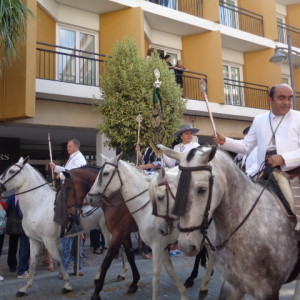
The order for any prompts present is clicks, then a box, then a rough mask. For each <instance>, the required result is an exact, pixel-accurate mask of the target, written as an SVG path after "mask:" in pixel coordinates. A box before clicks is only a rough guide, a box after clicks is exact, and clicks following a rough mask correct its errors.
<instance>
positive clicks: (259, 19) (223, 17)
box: [219, 0, 264, 36]
mask: <svg viewBox="0 0 300 300" xmlns="http://www.w3.org/2000/svg"><path fill="white" fill-rule="evenodd" d="M219 6H220V23H221V24H222V25H225V26H228V27H232V28H236V29H239V30H243V31H246V32H249V33H253V34H256V35H259V36H264V25H263V16H261V15H259V14H256V13H254V12H252V11H250V10H247V9H244V8H241V7H238V6H235V5H232V4H230V3H227V2H224V1H221V0H220V1H219Z"/></svg>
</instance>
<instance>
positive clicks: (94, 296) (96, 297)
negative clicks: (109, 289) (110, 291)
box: [91, 294, 101, 300]
mask: <svg viewBox="0 0 300 300" xmlns="http://www.w3.org/2000/svg"><path fill="white" fill-rule="evenodd" d="M91 300H101V297H100V296H99V295H97V294H93V296H92V297H91Z"/></svg>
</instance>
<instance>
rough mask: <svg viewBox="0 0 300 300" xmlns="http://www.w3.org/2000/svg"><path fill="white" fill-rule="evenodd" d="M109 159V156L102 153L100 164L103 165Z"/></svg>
mask: <svg viewBox="0 0 300 300" xmlns="http://www.w3.org/2000/svg"><path fill="white" fill-rule="evenodd" d="M108 160H109V158H108V157H107V156H105V155H103V154H101V153H100V166H103V165H104V164H105V163H106V162H107V161H108Z"/></svg>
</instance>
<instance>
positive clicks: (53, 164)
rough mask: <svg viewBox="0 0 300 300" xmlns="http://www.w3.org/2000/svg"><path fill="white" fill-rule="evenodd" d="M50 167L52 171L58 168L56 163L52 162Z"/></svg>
mask: <svg viewBox="0 0 300 300" xmlns="http://www.w3.org/2000/svg"><path fill="white" fill-rule="evenodd" d="M49 167H50V168H51V169H53V170H54V169H55V167H56V164H55V163H53V162H50V163H49Z"/></svg>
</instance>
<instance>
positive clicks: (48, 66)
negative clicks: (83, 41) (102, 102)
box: [36, 42, 108, 86]
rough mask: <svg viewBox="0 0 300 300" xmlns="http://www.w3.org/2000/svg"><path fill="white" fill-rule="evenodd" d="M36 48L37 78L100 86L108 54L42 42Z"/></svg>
mask: <svg viewBox="0 0 300 300" xmlns="http://www.w3.org/2000/svg"><path fill="white" fill-rule="evenodd" d="M36 50H37V73H36V74H37V75H36V77H37V78H39V79H48V80H56V81H63V82H70V83H76V84H83V85H91V86H99V75H100V74H103V72H104V70H105V61H106V60H107V58H108V56H106V55H103V54H98V53H93V52H88V51H83V50H78V49H73V48H68V47H62V46H57V45H51V44H47V43H41V42H37V48H36Z"/></svg>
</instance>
